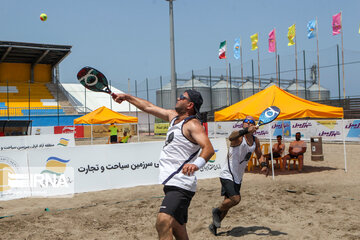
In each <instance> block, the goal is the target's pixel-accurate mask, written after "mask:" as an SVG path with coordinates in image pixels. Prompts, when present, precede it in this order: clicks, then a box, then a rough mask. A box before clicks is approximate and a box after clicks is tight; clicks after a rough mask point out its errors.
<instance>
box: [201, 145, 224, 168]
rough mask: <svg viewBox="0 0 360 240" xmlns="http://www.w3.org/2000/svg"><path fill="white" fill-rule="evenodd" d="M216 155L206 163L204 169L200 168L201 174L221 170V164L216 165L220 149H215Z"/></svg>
mask: <svg viewBox="0 0 360 240" xmlns="http://www.w3.org/2000/svg"><path fill="white" fill-rule="evenodd" d="M214 151H215V153H214V155H213V156H212V157H211V158H210V159H209V161H208V162H207V163H206V165H205V166H204V167H202V168H200V172H204V171H205V172H206V171H216V170H218V169H221V165H220V164H215V161H216V153H217V152H218V151H219V150H218V149H214Z"/></svg>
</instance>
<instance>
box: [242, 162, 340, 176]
mask: <svg viewBox="0 0 360 240" xmlns="http://www.w3.org/2000/svg"><path fill="white" fill-rule="evenodd" d="M339 169H340V168H333V167H315V166H306V165H305V166H304V167H303V169H302V171H301V172H299V171H298V170H297V169H295V170H294V169H293V166H292V165H291V168H290V170H287V169H286V170H283V171H281V170H280V169H279V168H275V169H274V170H275V176H277V175H291V174H303V173H305V174H306V173H314V172H323V171H336V170H339ZM269 170H270V171H269V176H270V175H271V167H270V169H269ZM246 172H247V173H253V174H263V173H260V168H259V167H256V168H255V169H254V171H250V172H249V171H246Z"/></svg>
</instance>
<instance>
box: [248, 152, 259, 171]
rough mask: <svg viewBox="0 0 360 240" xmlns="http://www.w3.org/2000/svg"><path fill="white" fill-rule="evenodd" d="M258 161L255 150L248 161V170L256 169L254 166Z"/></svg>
mask: <svg viewBox="0 0 360 240" xmlns="http://www.w3.org/2000/svg"><path fill="white" fill-rule="evenodd" d="M256 161H257V158H256V154H255V152H253V153H252V154H251V157H250V159H249V161H248V171H249V172H250V171H253V170H254V167H255V166H256Z"/></svg>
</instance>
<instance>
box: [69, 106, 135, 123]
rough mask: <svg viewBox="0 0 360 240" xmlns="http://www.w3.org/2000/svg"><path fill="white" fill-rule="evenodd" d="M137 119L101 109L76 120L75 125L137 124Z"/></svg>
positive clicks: (104, 108)
mask: <svg viewBox="0 0 360 240" xmlns="http://www.w3.org/2000/svg"><path fill="white" fill-rule="evenodd" d="M137 122H138V118H137V117H131V116H126V115H123V114H121V113H117V112H114V111H113V110H110V109H108V108H106V107H100V108H98V109H96V110H94V111H92V112H91V113H88V114H86V115H84V116H82V117H79V118H76V119H74V124H82V123H83V124H110V123H137Z"/></svg>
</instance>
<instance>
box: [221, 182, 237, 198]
mask: <svg viewBox="0 0 360 240" xmlns="http://www.w3.org/2000/svg"><path fill="white" fill-rule="evenodd" d="M220 182H221V196H225V197H227V198H230V197H232V196H235V195H239V196H240V188H241V184H236V183H235V182H234V181H231V180H229V179H223V178H220Z"/></svg>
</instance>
